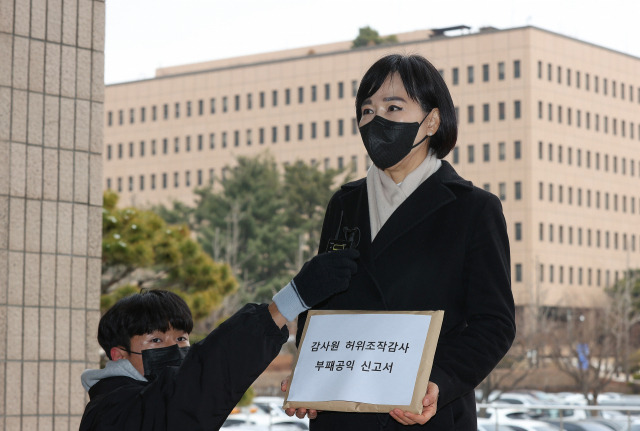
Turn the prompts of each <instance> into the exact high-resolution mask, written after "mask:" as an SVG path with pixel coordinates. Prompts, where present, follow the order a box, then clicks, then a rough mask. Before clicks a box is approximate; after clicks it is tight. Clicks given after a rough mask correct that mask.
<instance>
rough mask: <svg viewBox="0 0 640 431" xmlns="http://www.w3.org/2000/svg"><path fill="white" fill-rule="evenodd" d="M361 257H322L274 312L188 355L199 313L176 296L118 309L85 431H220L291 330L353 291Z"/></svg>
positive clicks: (106, 325)
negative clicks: (308, 313)
mask: <svg viewBox="0 0 640 431" xmlns="http://www.w3.org/2000/svg"><path fill="white" fill-rule="evenodd" d="M357 258H358V252H357V251H356V250H342V251H337V252H332V253H327V254H322V255H318V256H316V257H314V258H313V259H311V260H310V261H309V262H307V263H306V264H305V265H304V266H303V267H302V269H301V270H300V272H299V273H298V275H296V276H295V277H294V278H293V280H292V281H291V282H290V283H289V284H288V285H287V286H286V287H285V288H284V289H282V290H281V291H280V292H278V294H276V295H275V296H274V298H273V302H272V303H270V304H269V305H266V304H247V305H246V306H244V307H243V308H242V309H240V310H239V311H238V312H237V313H235V314H234V315H233V316H231V317H230V318H229V319H227V320H226V321H225V322H224V323H222V324H221V325H220V326H219V327H218V328H216V329H215V330H213V331H212V332H211V333H210V334H209V335H208V336H207V337H206V338H205V339H203V340H202V341H200V342H198V343H196V344H194V345H193V346H190V345H189V333H190V332H191V330H192V329H193V320H192V317H191V311H190V310H189V307H188V306H187V304H186V303H185V302H184V301H183V300H182V299H181V298H180V297H179V296H178V295H176V294H174V293H172V292H169V291H163V290H149V291H146V292H143V293H139V294H135V295H132V296H129V297H126V298H124V299H121V300H120V301H118V302H117V303H116V304H115V305H114V306H113V307H112V308H111V309H109V310H108V311H107V312H106V313H105V314H104V316H102V318H101V319H100V323H99V326H98V342H99V343H100V345H101V346H102V348H103V349H104V351H105V352H106V354H107V356H108V357H109V359H110V361H109V362H107V365H106V367H105V368H104V369H101V370H87V371H85V372H84V373H83V374H82V384H83V386H84V388H85V389H86V390H87V391H88V392H89V397H90V401H89V403H88V404H87V406H86V408H85V411H84V415H83V417H82V422H81V425H80V431H99V430H118V431H129V430H131V431H133V430H136V431H150V430H154V431H156V430H157V431H164V430H167V431H169V430H179V431H186V430H217V429H219V428H220V427H221V425H222V423H223V422H224V420H225V419H226V418H227V416H228V415H229V413H230V412H231V410H232V409H233V408H234V407H235V406H236V404H237V403H238V401H239V400H240V398H241V397H242V395H243V394H244V393H245V392H246V390H247V389H248V388H249V386H250V385H251V384H252V383H253V382H254V380H255V379H256V378H257V377H258V376H259V375H260V374H261V373H262V372H263V371H264V370H265V369H266V368H267V366H268V365H269V364H270V363H271V361H272V360H273V359H274V358H275V357H276V355H277V354H278V353H279V351H280V348H281V347H282V345H283V344H284V343H285V342H286V341H287V338H288V334H289V332H288V330H287V328H286V326H285V324H286V322H287V321H291V320H293V319H295V317H296V316H297V315H298V314H299V313H301V312H302V311H304V310H306V309H308V308H310V307H312V306H314V305H317V304H318V303H320V302H322V301H324V300H325V299H327V298H329V297H330V296H332V295H334V294H337V293H339V292H342V291H344V290H346V288H347V286H348V285H349V280H350V278H351V276H352V275H353V274H354V273H355V271H356V268H357V265H356V262H355V260H356V259H357Z"/></svg>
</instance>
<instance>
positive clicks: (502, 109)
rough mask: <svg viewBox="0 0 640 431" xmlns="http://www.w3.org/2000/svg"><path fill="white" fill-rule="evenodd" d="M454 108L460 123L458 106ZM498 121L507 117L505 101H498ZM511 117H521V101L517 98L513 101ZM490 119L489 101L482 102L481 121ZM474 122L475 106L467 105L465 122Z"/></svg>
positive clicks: (485, 121)
mask: <svg viewBox="0 0 640 431" xmlns="http://www.w3.org/2000/svg"><path fill="white" fill-rule="evenodd" d="M455 110H456V120H457V122H458V124H460V108H459V107H458V106H456V107H455ZM497 118H498V121H504V120H506V119H507V112H506V103H505V102H498V115H497ZM513 118H514V119H516V120H517V119H520V118H522V103H520V101H519V100H514V101H513ZM489 121H491V105H490V104H489V103H483V104H482V122H484V123H488V122H489ZM475 122H476V107H475V105H468V106H467V123H469V124H473V123H475Z"/></svg>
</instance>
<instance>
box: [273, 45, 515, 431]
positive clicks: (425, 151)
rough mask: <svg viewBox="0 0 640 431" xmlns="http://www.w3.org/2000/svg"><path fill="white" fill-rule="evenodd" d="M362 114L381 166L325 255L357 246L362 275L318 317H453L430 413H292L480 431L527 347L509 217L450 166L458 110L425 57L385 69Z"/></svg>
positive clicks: (346, 206)
mask: <svg viewBox="0 0 640 431" xmlns="http://www.w3.org/2000/svg"><path fill="white" fill-rule="evenodd" d="M356 115H357V119H358V121H359V126H360V133H361V136H362V139H363V142H364V145H365V148H366V149H367V152H368V154H369V156H370V157H371V160H372V161H373V163H374V166H372V167H371V168H370V170H369V172H368V173H367V177H366V178H365V179H361V180H358V181H355V182H352V183H349V184H346V185H344V186H343V187H342V188H341V190H339V191H338V192H337V193H336V194H335V195H334V196H333V198H332V199H331V201H330V203H329V206H328V207H327V212H326V215H325V220H324V224H323V227H322V235H321V240H320V249H319V252H320V253H323V252H325V251H326V250H327V247H330V244H332V243H334V242H335V241H336V240H338V241H347V242H349V243H350V244H351V246H352V247H355V248H357V249H358V250H359V252H360V259H359V261H358V271H357V273H356V275H355V276H354V277H352V279H351V282H350V286H349V289H348V290H346V291H345V292H343V293H341V294H338V295H335V296H333V297H332V298H330V299H329V300H327V301H325V302H322V303H321V304H319V305H318V306H316V307H314V308H317V309H358V310H444V311H445V314H444V323H443V327H442V330H441V334H440V339H439V341H438V346H437V349H436V355H435V360H434V364H433V369H432V371H431V376H430V379H429V380H430V381H429V385H428V388H427V393H426V394H425V397H424V399H423V406H424V409H423V411H422V414H419V415H416V414H412V413H410V412H404V411H401V410H399V409H396V410H394V411H392V412H390V414H389V415H386V414H372V413H339V412H320V413H318V412H316V411H315V410H309V411H307V410H306V409H298V410H297V411H295V410H293V409H289V410H288V413H289V414H294V413H295V414H297V415H298V416H304V414H308V415H309V417H310V418H311V419H312V420H311V430H312V431H318V430H376V429H380V430H392V429H403V428H404V426H405V425H415V427H421V428H424V429H431V430H447V431H449V430H464V431H475V430H476V429H477V425H476V408H475V398H474V388H475V387H476V386H477V385H478V384H479V383H480V382H481V381H482V380H483V379H484V378H485V377H486V376H487V375H488V374H489V373H490V372H491V370H493V368H494V367H495V366H496V365H497V364H498V362H499V361H500V359H502V357H503V356H504V355H505V354H506V352H507V351H508V350H509V347H510V346H511V343H512V341H513V338H514V336H515V321H514V304H513V295H512V292H511V282H510V258H509V240H508V238H507V233H506V224H505V220H504V216H503V214H502V206H501V204H500V201H499V199H497V198H496V196H494V195H492V194H490V193H488V192H486V191H484V190H481V189H479V188H477V187H474V186H473V185H472V184H471V182H469V181H466V180H464V179H463V178H461V177H460V176H459V175H458V174H457V173H456V172H455V170H454V169H453V168H452V167H451V165H450V164H449V163H447V162H446V161H442V160H441V159H442V158H443V157H445V156H446V155H447V154H448V153H449V151H451V149H452V148H453V147H454V146H455V143H456V138H457V124H456V118H455V110H454V106H453V102H452V100H451V95H450V94H449V91H448V89H447V87H446V84H445V83H444V80H443V79H442V77H441V76H440V74H439V73H438V71H437V70H436V69H435V68H434V67H433V66H432V65H431V63H429V62H428V61H427V60H426V59H424V58H423V57H421V56H417V55H411V56H402V55H390V56H387V57H384V58H382V59H381V60H379V61H378V62H376V63H375V64H374V65H373V66H372V67H371V68H370V69H369V70H368V71H367V73H366V74H365V76H364V77H363V79H362V82H361V84H360V88H359V90H358V94H357V97H356ZM305 319H306V313H304V314H302V315H301V316H300V317H299V320H298V341H299V339H300V335H301V332H302V328H303V327H304V322H305ZM283 387H286V383H284V384H283Z"/></svg>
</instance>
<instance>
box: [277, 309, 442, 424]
mask: <svg viewBox="0 0 640 431" xmlns="http://www.w3.org/2000/svg"><path fill="white" fill-rule="evenodd" d="M443 316H444V312H443V311H396V312H394V311H310V312H309V315H308V317H307V321H306V324H305V328H304V332H303V335H302V340H301V342H300V347H299V350H298V357H297V359H296V364H295V368H294V372H293V377H292V381H291V385H290V386H289V390H288V392H287V396H286V399H285V405H284V406H285V408H288V407H305V408H310V409H318V410H334V411H346V412H379V413H382V412H384V413H386V412H389V411H391V410H393V409H394V408H400V409H403V410H407V411H411V412H415V413H420V412H422V408H423V406H422V399H423V397H424V394H425V393H426V388H427V383H428V381H429V374H430V373H431V366H432V364H433V356H434V354H435V349H436V344H437V341H438V336H439V333H440V328H441V326H442V318H443Z"/></svg>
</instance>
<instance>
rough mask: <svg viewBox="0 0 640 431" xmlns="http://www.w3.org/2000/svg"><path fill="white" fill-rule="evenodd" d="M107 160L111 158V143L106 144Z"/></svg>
mask: <svg viewBox="0 0 640 431" xmlns="http://www.w3.org/2000/svg"><path fill="white" fill-rule="evenodd" d="M107 160H111V144H109V145H107Z"/></svg>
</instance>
